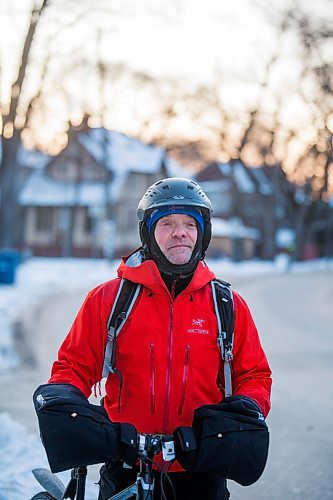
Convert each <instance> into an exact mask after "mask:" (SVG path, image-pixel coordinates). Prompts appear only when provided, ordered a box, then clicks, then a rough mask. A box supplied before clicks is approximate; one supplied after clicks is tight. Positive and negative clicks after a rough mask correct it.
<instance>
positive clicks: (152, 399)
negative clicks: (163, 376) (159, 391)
mask: <svg viewBox="0 0 333 500" xmlns="http://www.w3.org/2000/svg"><path fill="white" fill-rule="evenodd" d="M150 411H151V413H152V415H155V346H154V344H150Z"/></svg>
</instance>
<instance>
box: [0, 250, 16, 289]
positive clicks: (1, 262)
mask: <svg viewBox="0 0 333 500" xmlns="http://www.w3.org/2000/svg"><path fill="white" fill-rule="evenodd" d="M20 260H21V257H20V254H19V252H18V251H17V250H12V249H8V250H7V249H6V250H0V284H1V283H2V284H6V285H12V284H13V283H15V276H16V268H17V266H18V265H19V263H20Z"/></svg>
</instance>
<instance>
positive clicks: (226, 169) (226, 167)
mask: <svg viewBox="0 0 333 500" xmlns="http://www.w3.org/2000/svg"><path fill="white" fill-rule="evenodd" d="M218 165H219V169H220V171H221V173H222V174H223V175H225V176H226V177H229V176H230V175H231V174H232V170H231V165H230V163H219V164H218Z"/></svg>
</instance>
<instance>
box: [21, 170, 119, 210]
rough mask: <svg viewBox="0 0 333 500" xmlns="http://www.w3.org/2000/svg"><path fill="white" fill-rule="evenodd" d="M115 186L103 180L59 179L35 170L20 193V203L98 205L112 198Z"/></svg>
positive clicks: (51, 205)
mask: <svg viewBox="0 0 333 500" xmlns="http://www.w3.org/2000/svg"><path fill="white" fill-rule="evenodd" d="M112 193H113V186H112V185H111V184H107V183H102V182H81V183H79V184H77V183H74V182H64V181H57V180H55V179H50V178H49V177H46V176H45V175H44V173H43V172H34V173H32V174H31V175H30V176H29V178H28V179H27V181H26V183H25V184H24V186H23V189H22V190H21V192H20V195H19V202H20V205H26V206H48V207H62V206H74V205H75V206H88V207H89V206H96V205H101V204H103V203H105V202H106V201H110V200H111V199H112Z"/></svg>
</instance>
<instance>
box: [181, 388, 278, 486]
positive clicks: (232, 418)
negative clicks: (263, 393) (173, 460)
mask: <svg viewBox="0 0 333 500" xmlns="http://www.w3.org/2000/svg"><path fill="white" fill-rule="evenodd" d="M192 430H193V432H192ZM176 435H177V437H178V439H179V440H180V442H181V450H179V453H177V459H178V460H179V462H180V464H181V465H182V467H184V469H186V470H190V471H194V472H205V471H216V472H217V473H219V474H220V475H221V476H222V477H225V478H226V479H232V480H234V481H236V482H237V483H240V484H241V485H243V486H249V485H251V484H253V483H255V482H256V481H257V480H258V479H259V477H260V476H261V474H262V473H263V471H264V468H265V465H266V462H267V456H268V447H269V432H268V427H267V424H266V422H265V420H264V418H263V416H262V414H261V410H260V408H259V407H258V406H257V405H256V403H255V402H254V401H252V400H251V399H249V398H246V397H243V396H231V397H228V398H226V399H225V400H224V401H222V403H219V404H216V405H204V406H201V407H200V408H198V409H196V410H195V412H194V417H193V425H192V429H191V428H189V427H179V428H178V429H177V430H176Z"/></svg>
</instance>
